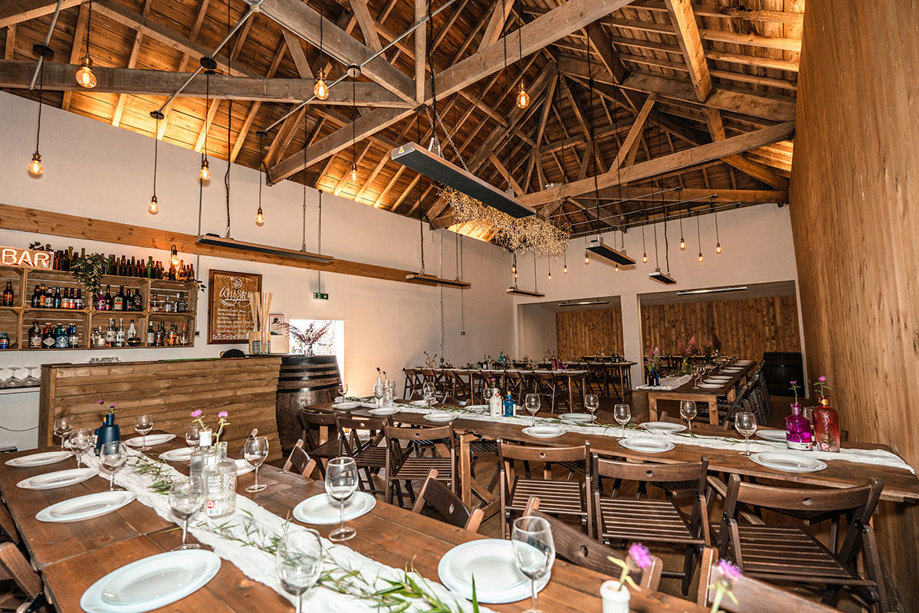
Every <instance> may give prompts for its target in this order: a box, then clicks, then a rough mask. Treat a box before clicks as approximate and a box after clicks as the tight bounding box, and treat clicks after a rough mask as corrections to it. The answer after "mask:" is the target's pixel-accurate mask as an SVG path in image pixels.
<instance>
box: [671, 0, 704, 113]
mask: <svg viewBox="0 0 919 613" xmlns="http://www.w3.org/2000/svg"><path fill="white" fill-rule="evenodd" d="M664 4H666V5H667V12H668V13H669V15H670V22H671V23H672V24H673V29H674V30H676V38H677V42H679V44H680V49H681V50H682V52H683V61H685V62H686V66H687V67H688V68H689V78H690V79H691V80H692V86H693V89H694V90H695V92H696V98H697V99H698V100H699V102H705V100H706V98H708V95H709V94H710V93H711V91H712V78H711V76H710V75H709V74H708V63H707V62H706V59H705V49H704V48H703V47H702V39H701V37H700V36H699V28H698V27H697V26H696V16H695V14H694V13H693V11H692V3H691V2H690V0H664Z"/></svg>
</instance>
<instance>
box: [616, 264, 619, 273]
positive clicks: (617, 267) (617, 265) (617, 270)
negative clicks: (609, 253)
mask: <svg viewBox="0 0 919 613" xmlns="http://www.w3.org/2000/svg"><path fill="white" fill-rule="evenodd" d="M616 272H619V264H616Z"/></svg>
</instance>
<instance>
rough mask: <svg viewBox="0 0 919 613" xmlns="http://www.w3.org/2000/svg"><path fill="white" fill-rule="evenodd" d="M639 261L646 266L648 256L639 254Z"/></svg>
mask: <svg viewBox="0 0 919 613" xmlns="http://www.w3.org/2000/svg"><path fill="white" fill-rule="evenodd" d="M641 261H642V262H643V263H644V264H647V263H648V254H647V253H642V254H641Z"/></svg>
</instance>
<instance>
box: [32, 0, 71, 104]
mask: <svg viewBox="0 0 919 613" xmlns="http://www.w3.org/2000/svg"><path fill="white" fill-rule="evenodd" d="M63 4H64V0H57V6H55V7H54V15H52V17H51V25H49V26H48V33H47V34H46V35H45V42H44V43H43V44H42V46H43V47H45V48H46V49H47V47H48V43H50V42H51V34H52V33H53V32H54V26H55V25H57V16H58V15H60V14H61V6H62V5H63ZM44 62H45V55H44V54H41V55H39V56H38V64H36V65H35V72H34V73H32V81H31V82H30V83H29V91H31V90H33V89H35V81H37V80H38V71H39V70H41V66H42V64H44Z"/></svg>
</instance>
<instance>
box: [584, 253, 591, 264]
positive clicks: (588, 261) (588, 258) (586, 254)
mask: <svg viewBox="0 0 919 613" xmlns="http://www.w3.org/2000/svg"><path fill="white" fill-rule="evenodd" d="M584 264H585V265H586V264H590V254H589V253H587V252H586V251H585V252H584Z"/></svg>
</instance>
